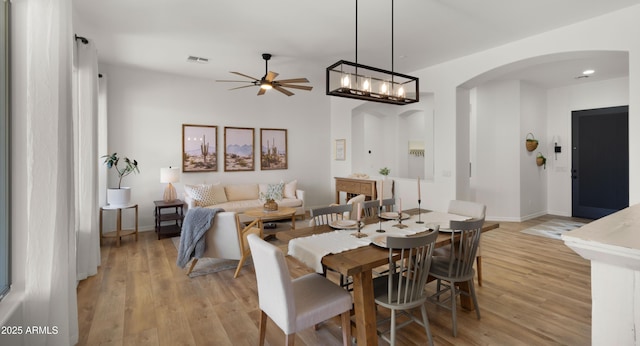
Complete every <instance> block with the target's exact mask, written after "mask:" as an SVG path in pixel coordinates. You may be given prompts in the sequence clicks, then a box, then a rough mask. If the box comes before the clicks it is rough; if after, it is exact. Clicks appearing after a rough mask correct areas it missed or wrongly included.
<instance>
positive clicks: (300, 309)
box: [247, 234, 353, 346]
mask: <svg viewBox="0 0 640 346" xmlns="http://www.w3.org/2000/svg"><path fill="white" fill-rule="evenodd" d="M247 239H248V241H249V246H250V248H251V252H252V254H253V258H254V261H253V262H254V267H255V271H256V280H257V283H258V304H259V305H260V327H259V329H260V340H259V344H260V345H264V340H265V336H266V326H267V316H268V317H269V318H271V320H272V321H273V322H274V323H275V324H276V325H278V327H280V329H281V330H282V331H283V332H284V334H285V335H286V340H285V343H286V344H287V345H293V344H294V341H295V336H296V333H297V332H300V331H302V330H304V329H306V328H309V327H311V326H315V325H316V324H318V323H320V322H322V321H325V320H328V319H330V318H332V317H334V316H337V315H340V317H341V321H342V343H343V344H344V345H345V346H346V345H349V344H350V343H351V319H350V311H351V305H352V303H353V299H352V298H351V294H349V292H347V291H345V290H344V289H342V288H340V287H338V286H337V285H336V284H334V283H333V282H331V281H330V280H328V279H326V278H324V277H322V276H320V275H318V274H316V273H310V274H306V275H303V276H301V277H299V278H296V279H293V280H291V277H290V276H289V269H288V267H287V263H286V261H285V257H284V253H283V252H282V250H280V249H279V248H278V247H276V246H274V245H272V244H269V243H268V242H266V241H264V240H263V239H261V238H260V237H258V236H257V235H253V234H252V235H249V236H248V237H247Z"/></svg>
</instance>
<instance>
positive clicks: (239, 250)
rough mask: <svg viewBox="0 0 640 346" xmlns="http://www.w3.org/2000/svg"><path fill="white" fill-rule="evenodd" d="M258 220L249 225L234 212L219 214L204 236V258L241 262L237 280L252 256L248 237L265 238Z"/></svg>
mask: <svg viewBox="0 0 640 346" xmlns="http://www.w3.org/2000/svg"><path fill="white" fill-rule="evenodd" d="M258 222H259V220H258V219H256V220H254V221H253V222H251V223H250V224H248V225H246V226H245V225H244V224H243V223H241V222H240V215H239V214H238V213H236V212H233V211H225V212H218V213H217V214H216V216H215V218H214V219H213V222H212V223H211V227H210V228H209V229H208V230H207V232H206V233H205V234H204V237H205V250H204V253H203V254H202V258H223V259H231V260H239V262H238V267H237V268H236V272H235V273H234V275H233V278H234V279H235V278H237V277H238V274H239V273H240V270H241V269H242V266H243V265H244V262H245V261H246V260H247V258H249V256H250V255H251V251H250V249H249V244H248V243H247V236H248V235H249V234H256V235H258V236H260V237H263V234H262V229H261V228H260V227H259V226H258ZM196 263H198V259H197V258H194V259H193V260H192V261H191V265H190V266H189V270H187V275H189V274H191V272H192V271H193V268H194V267H195V266H196Z"/></svg>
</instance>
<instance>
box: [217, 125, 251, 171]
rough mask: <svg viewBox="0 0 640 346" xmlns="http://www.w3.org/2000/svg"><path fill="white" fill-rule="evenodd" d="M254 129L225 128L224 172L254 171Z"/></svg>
mask: <svg viewBox="0 0 640 346" xmlns="http://www.w3.org/2000/svg"><path fill="white" fill-rule="evenodd" d="M254 132H255V130H254V129H253V128H247V127H225V128H224V171H225V172H237V171H253V170H254V169H255V168H254V163H253V162H254V160H253V143H254Z"/></svg>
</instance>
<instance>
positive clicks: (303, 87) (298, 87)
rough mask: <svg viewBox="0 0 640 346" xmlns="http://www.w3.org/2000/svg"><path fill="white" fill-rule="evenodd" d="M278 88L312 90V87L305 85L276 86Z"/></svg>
mask: <svg viewBox="0 0 640 346" xmlns="http://www.w3.org/2000/svg"><path fill="white" fill-rule="evenodd" d="M278 86H281V87H285V88H293V89H302V90H311V89H313V87H310V86H306V85H293V84H278Z"/></svg>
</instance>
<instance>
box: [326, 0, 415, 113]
mask: <svg viewBox="0 0 640 346" xmlns="http://www.w3.org/2000/svg"><path fill="white" fill-rule="evenodd" d="M393 5H394V4H393V0H391V71H387V70H384V69H380V68H376V67H371V66H366V65H361V64H358V0H356V62H355V63H354V62H350V61H346V60H340V61H338V62H336V63H335V64H333V65H331V66H329V67H327V83H326V92H327V95H329V96H338V97H346V98H353V99H359V100H365V101H373V102H381V103H388V104H394V105H406V104H409V103H415V102H419V101H420V96H419V95H420V86H419V80H418V78H417V77H412V76H409V75H405V74H401V73H397V72H394V71H393V7H394V6H393Z"/></svg>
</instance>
